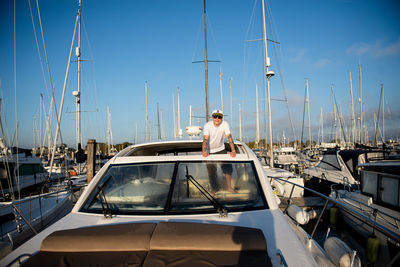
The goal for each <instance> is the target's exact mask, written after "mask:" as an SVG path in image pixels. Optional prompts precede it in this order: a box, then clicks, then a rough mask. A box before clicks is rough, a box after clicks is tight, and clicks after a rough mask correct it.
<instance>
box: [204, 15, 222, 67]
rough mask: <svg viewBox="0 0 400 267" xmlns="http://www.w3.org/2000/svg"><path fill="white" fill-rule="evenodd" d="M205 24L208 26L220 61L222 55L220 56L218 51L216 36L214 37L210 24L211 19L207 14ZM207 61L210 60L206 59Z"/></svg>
mask: <svg viewBox="0 0 400 267" xmlns="http://www.w3.org/2000/svg"><path fill="white" fill-rule="evenodd" d="M207 25H208V27H209V28H210V31H211V36H212V40H213V43H214V47H215V50H217V55H218V60H219V61H222V57H221V54H220V53H219V50H218V46H217V41H216V38H215V35H214V31H213V28H212V24H211V19H210V17H209V16H207ZM208 61H210V60H208Z"/></svg>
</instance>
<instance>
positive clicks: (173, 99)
mask: <svg viewBox="0 0 400 267" xmlns="http://www.w3.org/2000/svg"><path fill="white" fill-rule="evenodd" d="M172 115H173V116H172V117H173V119H174V138H176V116H175V96H174V94H172Z"/></svg>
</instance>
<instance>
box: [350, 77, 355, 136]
mask: <svg viewBox="0 0 400 267" xmlns="http://www.w3.org/2000/svg"><path fill="white" fill-rule="evenodd" d="M350 98H351V128H352V138H353V139H352V140H353V144H354V143H355V142H356V137H355V135H356V118H355V114H354V101H353V82H352V79H351V71H350Z"/></svg>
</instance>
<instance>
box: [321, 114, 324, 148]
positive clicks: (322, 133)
mask: <svg viewBox="0 0 400 267" xmlns="http://www.w3.org/2000/svg"><path fill="white" fill-rule="evenodd" d="M323 142H324V115H323V112H322V107H321V144H322V143H323Z"/></svg>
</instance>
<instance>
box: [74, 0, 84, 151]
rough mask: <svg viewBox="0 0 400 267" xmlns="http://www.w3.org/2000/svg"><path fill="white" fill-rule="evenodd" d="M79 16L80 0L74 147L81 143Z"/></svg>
mask: <svg viewBox="0 0 400 267" xmlns="http://www.w3.org/2000/svg"><path fill="white" fill-rule="evenodd" d="M81 16H82V0H79V9H78V46H77V47H76V50H75V54H76V56H77V57H78V93H77V96H76V147H77V148H78V145H79V144H82V135H81Z"/></svg>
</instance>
